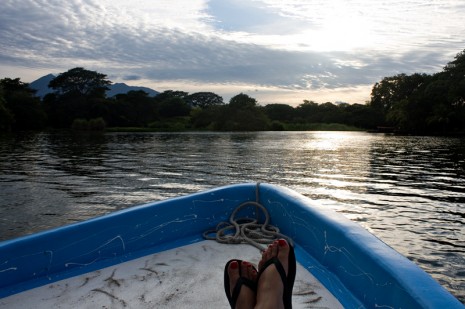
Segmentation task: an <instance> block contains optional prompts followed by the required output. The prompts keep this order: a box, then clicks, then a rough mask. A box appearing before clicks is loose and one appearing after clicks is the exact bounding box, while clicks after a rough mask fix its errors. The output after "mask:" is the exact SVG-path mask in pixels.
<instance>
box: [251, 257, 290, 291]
mask: <svg viewBox="0 0 465 309" xmlns="http://www.w3.org/2000/svg"><path fill="white" fill-rule="evenodd" d="M273 264H274V266H275V267H276V270H277V271H278V273H279V276H280V277H281V281H282V282H283V286H284V290H286V288H287V283H288V280H287V276H286V271H285V270H284V267H283V264H281V262H280V261H279V259H278V258H277V257H273V258H271V259H269V260H268V261H266V262H265V264H263V266H262V268H261V269H260V274H259V276H258V278H257V282H258V281H259V280H260V275H261V274H262V273H263V272H264V271H265V269H266V268H267V267H268V266H270V265H273Z"/></svg>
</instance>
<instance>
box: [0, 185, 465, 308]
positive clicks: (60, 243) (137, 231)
mask: <svg viewBox="0 0 465 309" xmlns="http://www.w3.org/2000/svg"><path fill="white" fill-rule="evenodd" d="M256 189H257V186H256V184H240V185H232V186H227V187H222V188H218V189H214V190H210V191H206V192H202V193H197V194H193V195H188V196H184V197H179V198H174V199H170V200H166V201H161V202H154V203H150V204H146V205H141V206H136V207H132V208H129V209H126V210H123V211H119V212H115V213H112V214H109V215H106V216H102V217H99V218H95V219H91V220H88V221H84V222H81V223H77V224H73V225H69V226H64V227H61V228H58V229H54V230H50V231H46V232H42V233H37V234H33V235H30V236H26V237H22V238H18V239H14V240H10V241H5V242H2V243H0V297H6V296H9V295H12V294H15V293H19V292H21V291H24V290H28V289H31V288H34V287H37V286H41V285H45V284H49V283H51V282H54V281H58V280H61V279H65V278H68V277H72V276H75V275H80V274H83V273H87V272H90V271H94V270H97V269H101V268H104V267H107V266H110V265H115V264H118V263H122V262H125V261H128V260H132V259H135V258H138V257H141V256H145V255H147V254H153V253H156V252H160V251H164V250H167V249H171V248H175V247H178V246H182V245H186V244H189V243H194V242H197V241H200V240H202V239H203V238H202V234H203V233H204V232H205V231H206V230H209V229H212V228H215V227H216V225H217V224H218V223H219V222H222V221H228V219H229V216H230V215H231V213H232V212H233V210H234V209H235V208H236V207H237V206H238V205H239V204H241V203H243V202H244V201H255V200H256ZM259 196H260V203H261V204H262V205H264V206H265V207H266V208H267V210H268V212H269V214H270V216H271V224H273V225H275V226H277V227H279V229H280V230H281V232H282V233H284V234H286V235H287V236H289V237H291V238H292V239H293V240H294V242H295V244H296V255H297V259H298V261H299V263H300V264H302V265H303V266H304V267H306V268H307V269H308V270H309V271H310V272H311V273H312V274H313V275H314V276H315V277H316V278H318V279H319V280H320V282H321V283H323V285H325V286H326V287H327V288H328V290H329V291H330V292H331V293H333V295H334V296H335V297H336V298H337V299H338V300H339V301H340V302H341V304H343V305H344V306H345V307H367V308H374V307H379V306H383V307H391V308H464V306H463V305H462V304H461V303H460V302H459V301H458V300H457V299H456V298H454V297H453V296H452V295H451V294H450V293H449V292H447V291H446V290H445V289H444V288H443V287H441V286H440V285H439V284H438V283H437V282H436V281H435V280H434V279H433V278H431V277H430V276H429V275H428V274H426V273H425V272H424V271H423V270H421V269H420V268H419V267H418V266H416V265H415V264H414V263H412V262H411V261H409V260H408V259H407V258H405V257H404V256H402V255H401V254H399V253H398V252H396V251H395V250H393V249H392V248H390V247H389V246H387V245H386V244H384V243H383V242H382V241H380V240H379V239H378V238H376V237H375V236H373V235H372V234H370V233H369V232H367V231H366V230H365V229H364V228H362V227H361V226H359V225H358V224H356V223H354V222H351V221H350V220H348V219H346V218H345V217H343V216H342V215H340V214H337V213H335V212H334V211H332V210H329V209H327V208H325V207H321V206H318V205H313V203H312V201H311V200H309V199H308V198H306V197H304V196H302V195H300V194H298V193H296V192H294V191H292V190H289V189H286V188H282V187H277V186H273V185H268V184H261V185H260V186H259ZM243 215H246V216H250V217H254V216H255V209H254V208H253V207H250V208H248V209H245V210H244V214H243Z"/></svg>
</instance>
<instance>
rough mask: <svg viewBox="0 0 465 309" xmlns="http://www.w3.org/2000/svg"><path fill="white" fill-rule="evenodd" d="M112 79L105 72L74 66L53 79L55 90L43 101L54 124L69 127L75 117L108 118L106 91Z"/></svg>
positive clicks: (51, 83) (51, 84)
mask: <svg viewBox="0 0 465 309" xmlns="http://www.w3.org/2000/svg"><path fill="white" fill-rule="evenodd" d="M110 84H111V82H110V81H109V80H107V79H106V75H105V74H101V73H98V72H95V71H89V70H86V69H84V68H80V67H77V68H74V69H71V70H68V71H67V72H64V73H61V74H59V75H58V76H57V77H55V78H54V79H52V80H51V81H50V83H49V87H50V88H52V89H54V90H55V93H53V94H50V95H47V96H45V97H44V100H43V101H44V104H45V106H46V110H47V113H48V115H49V119H50V123H51V124H52V126H54V127H58V128H69V127H70V126H71V125H72V123H73V121H74V120H75V119H91V118H98V117H108V108H107V106H106V105H107V104H108V102H109V101H108V100H107V99H106V98H105V92H106V90H108V87H107V86H108V85H110Z"/></svg>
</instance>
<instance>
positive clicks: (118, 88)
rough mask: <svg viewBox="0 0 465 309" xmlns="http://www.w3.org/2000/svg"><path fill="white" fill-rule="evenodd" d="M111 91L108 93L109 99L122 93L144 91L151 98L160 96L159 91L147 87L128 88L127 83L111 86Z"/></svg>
mask: <svg viewBox="0 0 465 309" xmlns="http://www.w3.org/2000/svg"><path fill="white" fill-rule="evenodd" d="M108 88H110V90H108V91H107V97H112V96H115V95H117V94H121V93H128V92H129V91H140V90H142V91H144V92H147V93H148V94H149V96H151V97H154V96H156V95H157V94H159V92H158V91H155V90H153V89H151V88H147V87H137V86H128V85H126V84H125V83H114V84H113V85H111V86H109V87H108Z"/></svg>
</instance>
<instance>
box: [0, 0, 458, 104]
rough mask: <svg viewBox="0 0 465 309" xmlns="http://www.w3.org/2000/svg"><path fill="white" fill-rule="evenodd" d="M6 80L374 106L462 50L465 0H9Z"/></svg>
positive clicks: (1, 44) (1, 63) (1, 40)
mask: <svg viewBox="0 0 465 309" xmlns="http://www.w3.org/2000/svg"><path fill="white" fill-rule="evenodd" d="M1 6H2V8H1V10H0V78H4V77H9V78H16V77H20V78H21V80H22V81H23V82H28V83H29V82H32V81H34V80H36V79H37V78H39V77H41V76H43V75H46V74H49V73H52V74H59V73H63V72H66V71H67V70H69V69H72V68H74V67H84V68H85V69H88V70H92V71H98V72H99V73H104V74H106V75H107V77H108V79H109V80H110V81H112V82H114V83H116V82H124V83H126V84H128V85H133V86H145V87H150V88H153V89H154V90H157V91H165V90H182V91H186V92H189V93H194V92H200V91H208V92H214V93H217V94H219V95H221V96H222V97H223V98H224V100H225V102H228V101H229V99H230V98H231V97H232V96H234V95H236V94H239V93H245V94H248V95H250V96H251V97H253V98H255V99H257V101H258V102H259V104H262V105H265V104H270V103H285V104H290V105H293V106H297V105H299V104H301V103H302V102H303V100H312V101H315V102H319V103H323V102H333V103H336V102H347V103H365V102H366V101H369V100H370V93H371V89H372V87H373V85H374V84H375V83H376V82H378V81H380V80H382V79H383V78H384V77H387V76H394V75H397V74H400V73H405V74H413V73H427V74H433V73H436V72H440V71H441V70H442V69H443V68H444V66H445V65H446V64H447V63H448V62H450V61H452V60H453V59H454V57H455V56H456V55H457V54H458V53H459V52H461V51H463V50H464V49H465V22H464V20H465V1H464V0H379V1H375V0H286V1H283V0H210V1H208V0H66V1H62V0H2V5H1Z"/></svg>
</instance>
